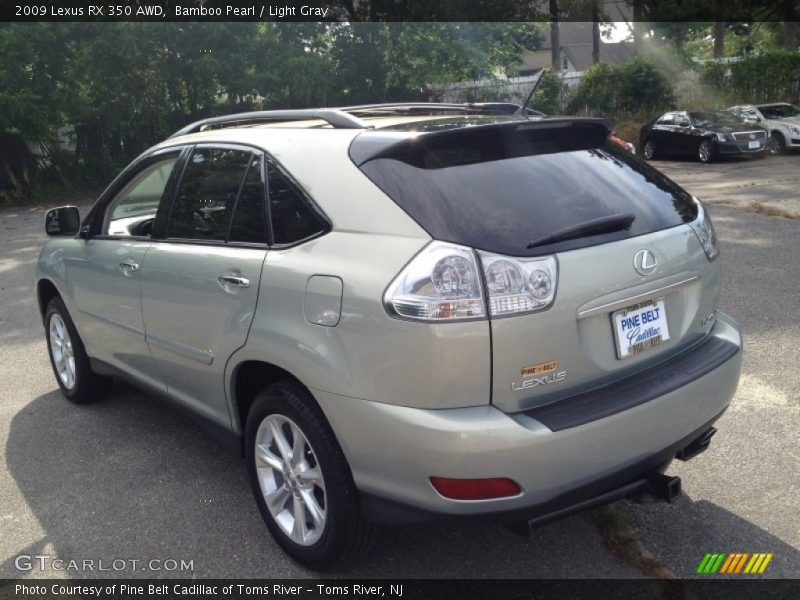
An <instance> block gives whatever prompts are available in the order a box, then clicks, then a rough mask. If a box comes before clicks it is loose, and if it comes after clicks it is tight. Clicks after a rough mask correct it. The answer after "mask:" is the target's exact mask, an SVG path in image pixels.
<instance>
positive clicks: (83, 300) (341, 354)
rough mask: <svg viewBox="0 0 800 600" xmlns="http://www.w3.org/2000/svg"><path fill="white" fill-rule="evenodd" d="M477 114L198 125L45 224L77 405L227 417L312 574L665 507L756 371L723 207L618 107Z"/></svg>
mask: <svg viewBox="0 0 800 600" xmlns="http://www.w3.org/2000/svg"><path fill="white" fill-rule="evenodd" d="M485 112H486V111H482V110H480V109H479V108H476V107H474V106H452V105H449V106H448V105H442V106H434V107H431V106H428V105H422V106H416V107H415V106H409V105H402V106H398V105H388V106H387V105H383V106H365V107H350V108H345V109H320V110H313V111H276V112H264V113H247V114H243V115H233V116H230V117H223V118H216V119H211V120H206V121H203V122H200V123H196V124H193V125H191V126H189V127H187V128H186V129H184V130H182V131H180V132H178V133H177V134H176V135H174V136H172V137H171V138H169V139H167V140H165V141H164V142H162V143H160V144H158V145H157V146H155V147H154V148H151V149H150V150H147V151H146V152H145V153H144V154H142V155H141V156H140V157H139V158H137V159H136V160H135V161H134V162H133V163H132V164H131V165H130V166H129V167H128V168H127V169H125V170H124V171H123V172H122V173H121V174H120V175H119V177H117V179H115V180H114V182H113V183H112V184H111V185H110V186H109V188H108V189H107V190H106V191H105V192H104V193H103V194H102V195H101V196H100V198H99V199H98V200H97V202H96V203H95V205H94V206H93V207H92V209H91V210H90V211H89V213H88V215H87V216H86V217H85V218H84V219H83V220H82V221H80V219H79V218H78V215H77V209H76V208H74V207H64V208H60V209H54V210H52V211H50V212H49V213H48V215H47V218H46V228H47V231H48V233H49V234H50V235H52V236H54V238H53V239H52V240H51V241H50V242H49V243H48V244H47V245H46V246H45V247H44V248H43V250H42V253H41V256H40V259H39V263H38V271H37V276H36V280H37V281H36V287H37V293H38V300H39V305H40V307H41V312H42V316H43V319H44V326H45V332H46V337H47V342H48V348H49V352H50V358H51V361H52V364H53V369H54V371H55V374H56V380H57V382H58V385H59V386H60V388H61V390H62V392H63V394H64V395H65V396H66V397H67V398H68V399H70V400H72V401H74V402H85V401H89V400H93V399H94V398H96V397H98V396H99V395H100V394H102V393H103V392H104V391H106V390H107V389H108V386H109V383H110V382H111V379H112V378H113V377H124V378H126V379H127V380H129V381H133V382H135V383H137V384H138V385H140V386H142V387H143V388H145V389H147V390H150V391H152V392H154V393H157V394H160V395H162V396H164V397H166V398H169V399H171V400H173V401H175V402H177V403H179V404H181V405H184V406H185V407H188V408H189V409H191V411H193V412H194V413H195V414H196V415H198V416H199V417H202V418H203V419H204V421H206V422H207V423H209V424H211V425H213V426H214V427H215V428H216V429H218V430H219V431H221V432H225V433H226V434H228V435H229V437H230V438H231V439H233V440H234V441H235V442H236V443H237V444H238V445H239V447H240V448H241V449H242V451H243V454H244V456H245V457H246V461H247V468H248V469H249V473H250V476H251V481H252V488H253V492H254V494H255V498H256V502H257V503H258V506H259V509H260V510H261V513H262V515H263V517H264V520H265V522H266V524H267V527H268V528H269V530H270V531H271V532H272V535H273V536H274V538H275V540H276V541H277V542H278V543H279V544H280V545H281V546H282V547H283V548H284V550H285V551H286V552H287V553H288V554H289V555H291V556H292V557H293V558H295V559H296V560H298V561H300V562H302V563H304V564H306V565H309V566H311V567H314V568H324V567H327V566H329V565H331V564H333V563H335V562H337V561H339V560H347V559H350V558H353V557H354V556H357V555H359V554H360V553H362V552H363V551H364V550H365V549H366V548H367V547H368V545H369V542H370V541H371V540H372V539H373V538H374V533H375V531H376V525H375V524H376V523H378V522H381V521H384V522H385V521H395V522H396V521H421V520H427V519H441V518H455V519H458V518H472V519H474V518H491V519H495V520H497V521H499V522H506V523H519V522H528V521H529V520H531V519H533V520H536V521H543V520H546V519H550V518H553V517H554V516H561V515H564V514H568V513H570V512H572V511H575V510H580V509H585V508H588V507H590V506H594V505H596V504H599V503H604V502H609V501H611V500H614V499H617V498H622V497H630V496H635V495H637V494H643V493H650V494H656V495H658V496H661V497H664V498H666V499H671V498H672V497H674V495H675V494H677V493H679V483H680V482H679V480H678V479H677V478H674V477H669V476H667V475H665V470H666V468H667V466H668V465H669V463H670V462H671V461H672V460H673V458H675V457H677V458H681V459H688V458H691V457H692V456H694V455H696V454H698V453H700V452H701V451H702V450H704V449H705V448H706V446H707V445H708V443H709V440H710V438H711V436H712V434H713V433H714V431H715V429H714V428H713V427H712V424H713V423H714V421H715V420H716V419H717V418H718V417H719V416H720V415H721V413H722V412H723V411H724V410H725V408H726V407H727V406H728V404H729V402H730V400H731V398H732V396H733V394H734V391H735V389H736V385H737V382H738V378H739V371H740V365H741V356H742V352H741V338H740V334H739V330H738V327H737V325H736V323H735V322H734V321H733V320H732V319H730V318H729V317H728V316H726V315H724V314H723V313H721V312H719V311H718V310H717V296H718V293H719V287H720V259H719V251H718V249H717V241H716V238H715V235H714V230H713V228H712V226H711V222H710V220H709V217H708V214H707V213H706V210H705V209H704V207H703V205H702V204H701V203H700V202H698V201H697V199H695V198H694V197H693V196H691V195H690V194H688V193H687V192H685V191H684V190H682V189H681V188H680V187H679V186H677V185H676V184H675V183H673V182H672V181H670V180H669V179H668V178H667V177H665V176H664V175H662V174H661V173H660V172H658V171H657V170H655V169H653V168H652V167H650V166H649V165H647V164H645V163H644V162H643V161H641V160H639V159H638V158H636V157H635V156H633V155H631V154H630V153H629V152H626V151H625V150H624V149H622V148H620V147H618V146H617V145H615V144H613V143H610V142H608V140H607V137H608V134H609V131H610V123H607V122H605V121H602V120H596V119H582V118H565V117H558V118H556V117H529V118H526V117H517V116H513V115H511V116H499V115H488V114H485Z"/></svg>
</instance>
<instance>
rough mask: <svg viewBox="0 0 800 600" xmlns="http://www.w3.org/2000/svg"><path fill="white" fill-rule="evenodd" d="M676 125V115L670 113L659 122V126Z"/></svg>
mask: <svg viewBox="0 0 800 600" xmlns="http://www.w3.org/2000/svg"><path fill="white" fill-rule="evenodd" d="M674 123H675V115H674V114H672V113H668V114H666V115H664V116H663V117H661V118H660V119H659V120H658V124H659V125H672V124H674Z"/></svg>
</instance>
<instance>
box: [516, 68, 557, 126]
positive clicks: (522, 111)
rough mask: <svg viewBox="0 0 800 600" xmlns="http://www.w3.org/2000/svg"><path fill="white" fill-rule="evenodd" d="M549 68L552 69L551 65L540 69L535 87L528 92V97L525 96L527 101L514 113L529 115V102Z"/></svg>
mask: <svg viewBox="0 0 800 600" xmlns="http://www.w3.org/2000/svg"><path fill="white" fill-rule="evenodd" d="M549 70H550V67H545V68H544V69H542V70H541V71H539V78H538V79H537V80H536V82H535V83H534V84H533V87H532V88H531V91H530V93H529V94H528V97H527V98H525V102H523V103H522V106H520V107H519V108H518V109H517V110H516V112H515V113H514V114H515V115H522V116H524V117H527V116H528V110H527V109H528V103H529V102H530V101H531V98H533V95H534V94H535V93H536V88H538V87H539V84H540V83H541V82H542V77H544V74H545V73H546V72H547V71H549Z"/></svg>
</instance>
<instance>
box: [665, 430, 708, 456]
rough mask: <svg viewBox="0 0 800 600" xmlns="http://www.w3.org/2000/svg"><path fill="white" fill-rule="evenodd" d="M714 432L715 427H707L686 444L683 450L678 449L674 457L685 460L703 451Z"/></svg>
mask: <svg viewBox="0 0 800 600" xmlns="http://www.w3.org/2000/svg"><path fill="white" fill-rule="evenodd" d="M715 433H717V428H716V427H709V428H708V429H707V430H706V432H705V433H703V434H702V435H701V436H700V437H699V438H697V439H696V440H695V441H693V442H692V443H691V444H689V445H688V446H686V448H684V449H683V450H680V451H679V452H678V453H677V454H676V455H675V458H677V459H678V460H683V461H687V460H689V459H690V458H694V457H695V456H697V455H698V454H701V453H703V452H705V451H706V450H707V449H708V445H709V444H710V443H711V438H712V437H714V434H715Z"/></svg>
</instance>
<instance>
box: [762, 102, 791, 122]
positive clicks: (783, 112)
mask: <svg viewBox="0 0 800 600" xmlns="http://www.w3.org/2000/svg"><path fill="white" fill-rule="evenodd" d="M758 110H760V111H761V114H762V115H764V118H765V119H785V118H786V117H800V108H797V107H796V106H794V105H793V104H778V105H776V106H759V107H758Z"/></svg>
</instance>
